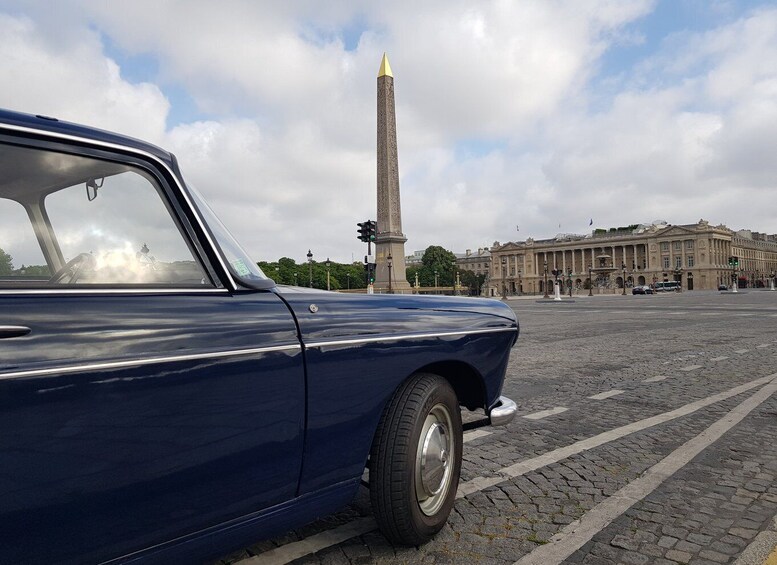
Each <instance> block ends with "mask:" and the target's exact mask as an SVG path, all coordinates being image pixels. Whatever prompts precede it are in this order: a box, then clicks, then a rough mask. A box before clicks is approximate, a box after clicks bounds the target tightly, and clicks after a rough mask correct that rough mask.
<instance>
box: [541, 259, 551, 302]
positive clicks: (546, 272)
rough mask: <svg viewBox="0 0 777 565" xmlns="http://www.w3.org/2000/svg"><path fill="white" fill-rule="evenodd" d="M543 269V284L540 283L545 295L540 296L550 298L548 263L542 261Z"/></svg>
mask: <svg viewBox="0 0 777 565" xmlns="http://www.w3.org/2000/svg"><path fill="white" fill-rule="evenodd" d="M543 267H544V268H545V271H544V280H545V282H543V283H542V289H543V290H544V291H545V294H543V295H542V297H543V298H550V296H548V261H547V260H545V261H543Z"/></svg>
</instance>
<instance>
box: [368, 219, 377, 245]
mask: <svg viewBox="0 0 777 565" xmlns="http://www.w3.org/2000/svg"><path fill="white" fill-rule="evenodd" d="M377 235H378V223H377V222H376V221H375V220H367V241H375V237H376V236H377Z"/></svg>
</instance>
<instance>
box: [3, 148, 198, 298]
mask: <svg viewBox="0 0 777 565" xmlns="http://www.w3.org/2000/svg"><path fill="white" fill-rule="evenodd" d="M0 160H2V162H3V163H4V164H7V163H9V162H11V163H14V165H13V167H12V169H9V168H8V167H4V168H3V170H2V172H0V226H3V229H2V231H0V235H2V236H3V237H4V238H6V237H8V236H7V235H5V233H6V232H8V233H10V234H13V235H14V236H17V237H15V238H9V239H8V243H5V241H4V240H0V248H3V249H4V251H5V254H6V255H7V256H10V260H9V262H10V269H9V268H8V267H6V270H10V271H11V273H12V274H11V275H10V276H6V277H4V278H0V287H3V286H8V285H11V284H12V285H13V286H15V287H19V286H27V285H42V286H46V287H52V286H61V285H78V286H85V285H121V286H125V285H151V286H160V285H161V286H176V287H178V286H182V287H189V286H198V287H201V286H203V285H209V286H212V285H211V282H210V279H209V278H208V276H207V275H206V274H205V271H204V269H203V268H202V266H201V264H200V263H199V261H198V260H197V258H196V256H195V254H194V253H193V251H192V249H191V248H190V246H189V243H188V240H187V238H186V236H185V235H184V234H183V233H182V231H181V229H179V226H178V223H177V222H176V220H175V219H174V216H173V214H172V213H171V209H170V207H169V205H168V204H167V203H166V200H165V197H164V195H163V193H162V189H161V187H160V186H159V184H158V183H157V182H156V180H155V178H154V177H152V175H150V174H148V172H146V171H145V170H144V169H141V168H139V167H134V166H131V165H128V164H126V163H118V162H113V161H106V160H101V159H96V158H92V157H86V156H81V155H70V154H65V153H58V152H53V151H47V150H42V149H38V148H31V147H21V146H14V145H0ZM6 169H8V170H6ZM11 209H13V210H15V212H18V210H19V209H21V211H22V213H21V214H19V213H14V214H11V213H10V212H9V210H11ZM19 234H22V235H19ZM4 244H5V247H8V249H5V247H4ZM22 266H23V267H22ZM2 268H3V267H2V256H1V255H0V269H2ZM22 271H24V273H22ZM10 279H13V280H10Z"/></svg>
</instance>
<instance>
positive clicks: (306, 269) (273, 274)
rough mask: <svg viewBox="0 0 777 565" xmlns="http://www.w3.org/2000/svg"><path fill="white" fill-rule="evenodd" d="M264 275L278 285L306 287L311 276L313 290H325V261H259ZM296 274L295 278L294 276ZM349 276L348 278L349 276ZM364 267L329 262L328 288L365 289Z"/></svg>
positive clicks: (358, 264) (285, 258)
mask: <svg viewBox="0 0 777 565" xmlns="http://www.w3.org/2000/svg"><path fill="white" fill-rule="evenodd" d="M257 265H259V268H260V269H262V271H263V272H264V274H265V275H267V276H268V277H270V278H271V279H273V280H274V281H275V282H276V283H278V284H288V285H294V284H296V285H298V286H308V285H309V284H310V278H311V275H312V279H313V288H320V289H326V272H327V266H326V261H313V262H312V263H311V264H309V263H308V262H307V261H305V262H303V263H299V264H298V263H297V262H296V261H294V259H290V258H289V257H281V258H280V259H278V261H274V262H270V261H259V262H258V263H257ZM295 273H296V275H297V276H296V277H295V276H294V275H295ZM349 275H350V276H349ZM366 286H367V283H366V281H365V277H364V265H362V264H361V263H358V262H354V263H336V262H334V261H330V262H329V288H330V289H331V290H344V289H347V288H349V287H350V288H352V289H356V288H366Z"/></svg>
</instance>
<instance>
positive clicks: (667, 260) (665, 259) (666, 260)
mask: <svg viewBox="0 0 777 565" xmlns="http://www.w3.org/2000/svg"><path fill="white" fill-rule="evenodd" d="M668 268H669V257H664V269H668Z"/></svg>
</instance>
